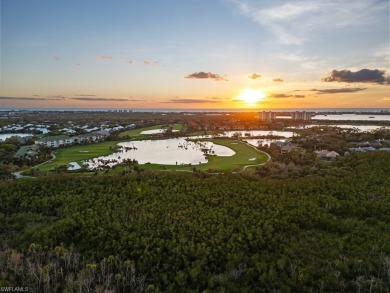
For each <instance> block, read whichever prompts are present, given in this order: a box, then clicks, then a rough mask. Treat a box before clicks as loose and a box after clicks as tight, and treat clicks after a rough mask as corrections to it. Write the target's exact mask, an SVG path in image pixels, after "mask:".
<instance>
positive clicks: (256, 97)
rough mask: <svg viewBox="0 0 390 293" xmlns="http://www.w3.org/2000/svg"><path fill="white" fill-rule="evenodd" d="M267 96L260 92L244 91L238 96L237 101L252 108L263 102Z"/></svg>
mask: <svg viewBox="0 0 390 293" xmlns="http://www.w3.org/2000/svg"><path fill="white" fill-rule="evenodd" d="M266 96H267V95H266V94H265V93H264V92H263V91H261V90H253V89H248V88H247V89H245V90H243V91H242V93H241V94H240V95H239V96H238V99H240V100H242V101H243V102H245V103H246V104H247V105H250V106H253V105H255V104H256V103H258V102H260V101H261V100H263V99H264V98H265V97H266Z"/></svg>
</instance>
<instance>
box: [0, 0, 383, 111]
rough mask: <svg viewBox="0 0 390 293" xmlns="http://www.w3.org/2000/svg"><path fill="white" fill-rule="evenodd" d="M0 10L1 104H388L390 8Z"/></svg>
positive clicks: (233, 3) (248, 4)
mask: <svg viewBox="0 0 390 293" xmlns="http://www.w3.org/2000/svg"><path fill="white" fill-rule="evenodd" d="M0 3H1V43H0V49H1V67H0V69H1V76H0V78H1V81H0V108H127V109H131V108H149V109H150V108H177V109H253V110H261V109H277V108H386V109H387V108H390V77H389V76H390V40H389V38H390V35H389V9H390V8H389V0H359V1H358V0H355V1H352V0H350V1H346V0H327V1H322V0H290V1H283V0H167V1H161V0H143V1H136V0H126V1H125V0H34V1H31V0H0Z"/></svg>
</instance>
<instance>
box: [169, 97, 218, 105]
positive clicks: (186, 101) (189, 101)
mask: <svg viewBox="0 0 390 293" xmlns="http://www.w3.org/2000/svg"><path fill="white" fill-rule="evenodd" d="M167 103H178V104H204V103H212V104H217V103H220V101H217V100H211V101H210V100H206V99H182V98H175V99H171V100H169V101H168V102H167Z"/></svg>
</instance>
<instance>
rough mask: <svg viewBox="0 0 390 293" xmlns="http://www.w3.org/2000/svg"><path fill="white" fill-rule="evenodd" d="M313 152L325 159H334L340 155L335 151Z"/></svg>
mask: <svg viewBox="0 0 390 293" xmlns="http://www.w3.org/2000/svg"><path fill="white" fill-rule="evenodd" d="M314 153H315V154H316V155H317V157H318V158H320V159H321V160H325V161H334V160H335V159H336V158H337V157H339V156H340V154H339V153H337V152H335V151H327V150H321V151H314Z"/></svg>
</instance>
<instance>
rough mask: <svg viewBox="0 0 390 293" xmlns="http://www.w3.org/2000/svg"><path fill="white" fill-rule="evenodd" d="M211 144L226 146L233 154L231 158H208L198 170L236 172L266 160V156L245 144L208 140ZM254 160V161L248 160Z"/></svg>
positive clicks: (229, 140)
mask: <svg viewBox="0 0 390 293" xmlns="http://www.w3.org/2000/svg"><path fill="white" fill-rule="evenodd" d="M210 141H211V142H213V143H215V144H219V145H223V146H226V147H228V148H230V149H232V150H233V151H235V154H234V155H233V156H231V157H219V156H208V163H207V164H202V165H199V166H196V168H197V169H199V170H207V169H213V170H214V169H215V170H237V169H241V168H243V167H244V166H247V165H258V164H262V163H265V162H266V161H267V160H268V156H267V154H265V153H263V152H260V151H258V150H256V149H255V148H254V147H252V146H249V145H247V144H246V143H245V142H242V141H236V140H231V139H210ZM253 158H256V160H253V161H252V160H249V159H253Z"/></svg>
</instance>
